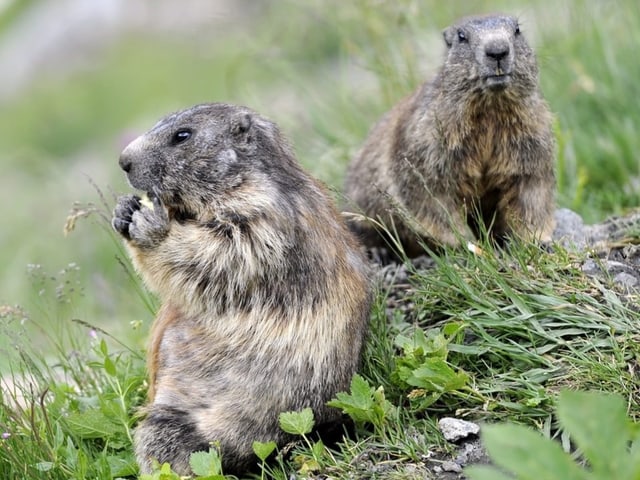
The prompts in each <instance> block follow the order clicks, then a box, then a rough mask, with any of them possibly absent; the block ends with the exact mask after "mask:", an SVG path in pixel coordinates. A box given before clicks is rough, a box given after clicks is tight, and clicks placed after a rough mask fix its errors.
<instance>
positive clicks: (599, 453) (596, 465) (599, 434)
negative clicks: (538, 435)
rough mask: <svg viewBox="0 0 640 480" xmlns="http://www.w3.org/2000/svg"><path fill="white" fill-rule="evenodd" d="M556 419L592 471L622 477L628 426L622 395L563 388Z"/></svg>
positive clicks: (629, 435)
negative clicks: (572, 390) (565, 389)
mask: <svg viewBox="0 0 640 480" xmlns="http://www.w3.org/2000/svg"><path fill="white" fill-rule="evenodd" d="M558 420H559V422H560V425H562V426H563V427H564V429H565V430H566V431H567V432H569V434H570V435H571V438H572V439H573V440H574V441H575V443H576V445H577V446H578V447H579V448H580V451H581V452H582V454H583V455H584V456H585V458H586V459H587V460H588V461H589V463H590V465H591V467H592V469H593V472H594V474H598V475H600V476H603V478H625V476H626V475H627V472H628V471H629V467H630V465H629V453H628V452H629V450H628V445H629V441H630V440H631V438H630V437H631V428H630V423H629V420H628V419H627V412H626V407H625V403H624V400H623V399H622V397H618V396H615V395H609V394H604V393H600V392H571V391H563V392H561V393H560V396H559V398H558Z"/></svg>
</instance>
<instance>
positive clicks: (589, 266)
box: [582, 258, 601, 275]
mask: <svg viewBox="0 0 640 480" xmlns="http://www.w3.org/2000/svg"><path fill="white" fill-rule="evenodd" d="M582 272H583V273H585V274H587V275H595V274H596V273H600V272H601V270H600V266H599V265H598V264H597V263H596V262H595V261H593V260H591V259H590V258H589V259H588V260H587V261H585V262H584V263H583V264H582Z"/></svg>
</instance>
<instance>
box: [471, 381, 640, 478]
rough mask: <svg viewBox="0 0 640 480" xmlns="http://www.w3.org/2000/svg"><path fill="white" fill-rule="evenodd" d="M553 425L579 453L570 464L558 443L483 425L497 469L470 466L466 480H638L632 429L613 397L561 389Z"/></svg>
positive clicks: (513, 428)
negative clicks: (567, 436)
mask: <svg viewBox="0 0 640 480" xmlns="http://www.w3.org/2000/svg"><path fill="white" fill-rule="evenodd" d="M557 416H558V423H559V424H560V426H561V427H562V429H563V430H564V432H565V434H568V435H569V436H570V438H571V439H572V441H573V442H575V445H576V446H577V448H578V452H579V453H580V454H581V456H580V457H579V459H578V460H577V461H576V460H574V459H573V458H572V455H571V454H570V453H567V452H565V451H563V449H562V446H561V445H560V443H558V442H556V441H554V440H552V439H550V438H544V437H543V436H542V435H540V434H538V433H536V432H534V431H533V430H531V429H529V428H527V427H524V426H521V425H509V424H504V425H488V426H486V427H484V428H483V435H482V437H483V442H484V444H485V446H486V448H487V450H488V452H489V455H490V456H491V459H492V460H493V461H494V463H495V464H496V465H497V467H489V466H473V467H470V468H468V469H467V470H466V473H467V475H468V476H469V478H470V479H472V480H509V479H517V480H538V479H547V480H611V479H620V480H622V479H625V480H634V479H635V480H637V479H640V440H639V439H638V428H637V425H636V424H635V423H633V422H632V421H631V420H630V419H629V418H628V417H627V415H626V406H625V402H624V400H623V399H622V398H621V397H619V396H617V395H608V394H603V393H596V392H570V391H563V392H562V393H561V394H560V396H559V398H558V408H557Z"/></svg>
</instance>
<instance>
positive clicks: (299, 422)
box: [279, 407, 314, 435]
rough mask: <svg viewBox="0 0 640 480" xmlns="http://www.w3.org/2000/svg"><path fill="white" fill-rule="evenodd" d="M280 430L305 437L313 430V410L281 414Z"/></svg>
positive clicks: (307, 409) (306, 409)
mask: <svg viewBox="0 0 640 480" xmlns="http://www.w3.org/2000/svg"><path fill="white" fill-rule="evenodd" d="M279 420H280V428H281V429H282V430H284V431H285V432H287V433H291V434H294V435H305V434H307V433H309V432H310V431H311V430H312V429H313V424H314V420H313V410H311V409H310V408H308V407H307V408H305V409H304V410H301V411H299V412H282V413H281V414H280V417H279Z"/></svg>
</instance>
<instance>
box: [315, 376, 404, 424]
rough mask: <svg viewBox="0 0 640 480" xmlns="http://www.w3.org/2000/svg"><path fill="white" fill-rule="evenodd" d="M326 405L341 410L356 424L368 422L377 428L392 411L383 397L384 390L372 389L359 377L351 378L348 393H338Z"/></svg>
mask: <svg viewBox="0 0 640 480" xmlns="http://www.w3.org/2000/svg"><path fill="white" fill-rule="evenodd" d="M327 405H329V406H330V407H336V408H339V409H341V410H342V411H343V412H344V413H346V414H347V415H349V417H351V419H352V420H353V421H354V422H356V423H359V424H362V423H366V422H368V423H372V424H374V425H376V426H377V427H381V426H382V423H383V422H384V419H385V417H386V416H387V414H388V413H389V412H390V411H391V410H392V409H393V405H391V403H390V402H389V401H388V400H387V399H386V398H385V396H384V389H383V388H382V387H380V388H378V389H374V388H373V387H371V386H370V385H369V383H368V382H367V381H366V380H365V379H364V378H362V377H361V376H359V375H355V376H354V377H353V380H352V381H351V392H350V393H345V392H339V393H338V394H336V398H335V399H333V400H331V401H329V402H327Z"/></svg>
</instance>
